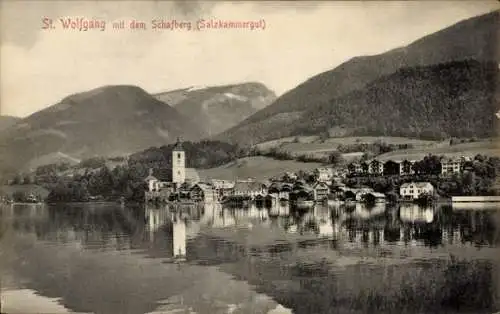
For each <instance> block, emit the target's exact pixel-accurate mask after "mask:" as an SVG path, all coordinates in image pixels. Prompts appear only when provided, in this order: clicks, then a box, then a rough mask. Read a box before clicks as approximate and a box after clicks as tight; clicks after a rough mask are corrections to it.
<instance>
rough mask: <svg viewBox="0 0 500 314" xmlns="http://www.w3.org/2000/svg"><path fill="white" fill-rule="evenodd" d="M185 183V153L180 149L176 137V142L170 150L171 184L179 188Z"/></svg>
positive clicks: (180, 145)
mask: <svg viewBox="0 0 500 314" xmlns="http://www.w3.org/2000/svg"><path fill="white" fill-rule="evenodd" d="M185 181H186V153H185V152H184V149H183V148H182V143H181V139H180V138H179V137H178V138H177V142H176V143H175V145H174V148H173V150H172V182H173V183H175V184H176V186H180V185H181V184H182V183H184V182H185Z"/></svg>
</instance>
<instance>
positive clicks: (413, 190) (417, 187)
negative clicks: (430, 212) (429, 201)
mask: <svg viewBox="0 0 500 314" xmlns="http://www.w3.org/2000/svg"><path fill="white" fill-rule="evenodd" d="M399 194H400V195H401V197H402V198H403V199H410V200H415V199H417V198H419V197H420V195H422V194H429V195H434V186H433V185H432V184H431V183H430V182H410V183H404V184H402V185H401V187H400V188H399Z"/></svg>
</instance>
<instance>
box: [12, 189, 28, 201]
mask: <svg viewBox="0 0 500 314" xmlns="http://www.w3.org/2000/svg"><path fill="white" fill-rule="evenodd" d="M12 200H13V201H14V202H24V201H26V194H25V193H24V192H22V191H14V193H12Z"/></svg>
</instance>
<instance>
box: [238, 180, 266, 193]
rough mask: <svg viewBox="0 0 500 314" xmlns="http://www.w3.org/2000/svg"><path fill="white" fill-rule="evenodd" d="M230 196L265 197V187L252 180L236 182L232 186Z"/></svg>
mask: <svg viewBox="0 0 500 314" xmlns="http://www.w3.org/2000/svg"><path fill="white" fill-rule="evenodd" d="M231 195H232V196H249V197H255V196H257V195H267V187H266V185H265V184H262V183H260V182H256V181H253V180H244V181H237V182H236V183H235V184H234V188H233V192H232V193H231Z"/></svg>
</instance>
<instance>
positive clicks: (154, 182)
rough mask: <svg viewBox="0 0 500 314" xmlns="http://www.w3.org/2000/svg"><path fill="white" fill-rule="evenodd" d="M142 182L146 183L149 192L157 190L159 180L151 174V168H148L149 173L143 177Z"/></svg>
mask: <svg viewBox="0 0 500 314" xmlns="http://www.w3.org/2000/svg"><path fill="white" fill-rule="evenodd" d="M144 182H146V184H147V185H148V191H149V192H156V191H158V190H159V182H160V181H159V180H158V179H157V178H156V177H155V176H153V169H149V175H148V176H147V177H146V179H144Z"/></svg>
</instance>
